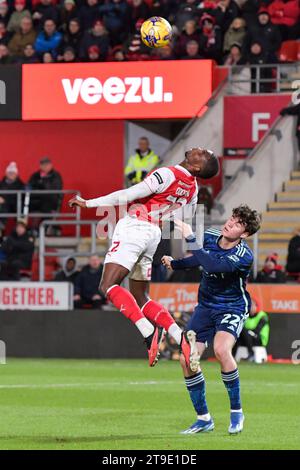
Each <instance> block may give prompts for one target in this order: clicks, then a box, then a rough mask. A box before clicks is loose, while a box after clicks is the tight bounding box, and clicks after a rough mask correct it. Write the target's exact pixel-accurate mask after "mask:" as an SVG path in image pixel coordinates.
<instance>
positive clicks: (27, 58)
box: [17, 44, 40, 64]
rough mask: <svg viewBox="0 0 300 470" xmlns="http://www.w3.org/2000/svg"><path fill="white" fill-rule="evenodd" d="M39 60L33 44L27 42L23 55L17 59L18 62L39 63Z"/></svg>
mask: <svg viewBox="0 0 300 470" xmlns="http://www.w3.org/2000/svg"><path fill="white" fill-rule="evenodd" d="M39 62H40V60H39V58H38V56H37V55H36V52H35V50H34V47H33V45H32V44H27V45H26V46H25V47H24V49H23V55H22V56H20V57H19V58H18V59H17V63H18V64H38V63H39Z"/></svg>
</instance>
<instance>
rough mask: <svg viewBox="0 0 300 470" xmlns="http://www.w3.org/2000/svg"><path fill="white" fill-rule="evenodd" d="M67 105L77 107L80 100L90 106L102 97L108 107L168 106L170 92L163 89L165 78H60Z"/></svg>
mask: <svg viewBox="0 0 300 470" xmlns="http://www.w3.org/2000/svg"><path fill="white" fill-rule="evenodd" d="M61 82H62V86H63V90H64V93H65V97H66V100H67V102H68V104H77V103H78V101H79V98H81V100H82V101H83V102H84V103H86V104H89V105H93V104H97V103H98V102H99V101H100V100H101V99H102V98H103V100H104V101H106V102H107V103H109V104H119V103H121V102H122V101H124V102H125V103H141V102H144V103H171V102H172V101H173V93H171V92H167V91H165V90H164V78H163V77H160V76H157V77H153V78H150V77H124V78H120V77H109V78H107V79H106V80H105V81H103V82H101V81H100V80H99V79H98V78H96V77H88V78H85V79H83V78H75V80H70V79H69V78H63V79H62V80H61Z"/></svg>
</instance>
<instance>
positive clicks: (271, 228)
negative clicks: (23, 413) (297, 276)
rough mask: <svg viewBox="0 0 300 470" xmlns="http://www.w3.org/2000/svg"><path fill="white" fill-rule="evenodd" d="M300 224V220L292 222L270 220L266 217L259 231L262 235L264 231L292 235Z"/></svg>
mask: <svg viewBox="0 0 300 470" xmlns="http://www.w3.org/2000/svg"><path fill="white" fill-rule="evenodd" d="M298 226H299V220H298V221H296V220H294V221H292V222H274V221H269V220H266V219H263V224H262V227H261V229H260V231H259V233H260V235H262V234H263V233H269V232H273V233H277V234H282V233H286V234H290V236H292V233H293V232H294V230H295V229H296V227H298Z"/></svg>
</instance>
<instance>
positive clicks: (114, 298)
mask: <svg viewBox="0 0 300 470" xmlns="http://www.w3.org/2000/svg"><path fill="white" fill-rule="evenodd" d="M106 297H107V298H108V300H110V301H111V303H112V304H114V306H115V307H117V309H118V310H120V312H121V313H123V315H125V317H127V318H129V320H131V321H132V322H133V323H136V322H137V321H138V320H140V319H141V318H145V317H144V315H143V313H142V311H141V309H140V307H139V306H138V304H137V303H136V300H135V298H134V297H133V295H132V294H131V293H130V292H129V291H128V290H126V289H124V287H121V286H118V285H115V286H112V287H110V288H109V289H108V291H107V293H106Z"/></svg>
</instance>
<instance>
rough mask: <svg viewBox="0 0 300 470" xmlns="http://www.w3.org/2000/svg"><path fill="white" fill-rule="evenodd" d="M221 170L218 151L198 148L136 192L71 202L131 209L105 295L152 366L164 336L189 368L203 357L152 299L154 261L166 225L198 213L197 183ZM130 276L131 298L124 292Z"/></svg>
mask: <svg viewBox="0 0 300 470" xmlns="http://www.w3.org/2000/svg"><path fill="white" fill-rule="evenodd" d="M218 170H219V164H218V159H217V158H216V157H215V155H214V154H213V152H212V151H210V150H206V149H202V148H193V149H191V150H189V151H187V152H186V153H185V160H184V161H182V162H181V163H180V164H178V165H176V166H174V167H163V168H159V169H157V170H154V171H152V172H151V173H150V174H149V175H147V176H146V178H145V179H144V180H143V181H142V182H141V183H138V184H136V185H134V186H132V187H130V188H127V189H123V190H121V191H116V192H114V193H111V194H109V195H107V196H102V197H98V198H95V199H89V200H84V199H82V198H80V197H78V196H75V197H74V198H72V199H71V200H70V202H69V204H70V206H74V205H78V206H80V207H87V208H93V207H100V206H110V205H111V206H119V205H124V202H126V203H127V204H128V211H127V214H126V215H125V217H123V218H122V219H121V220H119V222H118V223H117V225H116V227H115V230H114V233H113V237H112V244H111V247H110V249H109V251H108V253H107V255H106V257H105V261H104V270H103V275H102V280H101V283H100V290H101V291H102V292H103V293H104V294H105V295H106V297H107V298H108V300H110V302H112V303H113V305H115V307H116V308H118V310H120V312H121V313H123V315H125V316H126V317H127V318H128V319H130V320H131V321H132V322H133V323H134V324H135V325H136V327H137V328H138V329H139V331H140V332H141V334H142V335H143V336H144V338H145V342H146V345H147V348H148V355H149V364H150V366H153V365H155V364H156V362H157V360H158V356H159V345H160V343H161V341H162V339H163V335H164V330H166V331H168V333H169V335H171V336H172V337H173V338H174V339H175V341H176V342H177V344H179V345H180V346H181V350H182V352H183V354H184V356H185V359H186V362H187V364H188V365H189V366H191V365H193V364H194V362H195V361H194V355H195V354H198V353H196V345H195V344H190V342H189V338H188V337H186V336H184V335H183V333H182V330H181V329H180V328H179V326H178V325H177V324H176V323H175V321H174V319H173V317H172V316H171V314H170V313H169V312H168V311H167V310H166V309H165V308H164V307H163V306H162V305H160V304H159V303H158V302H155V301H154V300H151V299H149V296H148V290H149V281H150V279H151V266H152V260H153V256H154V253H155V251H156V249H157V245H158V244H159V242H160V239H161V230H160V222H161V221H162V220H163V219H164V218H166V217H169V216H170V214H172V213H173V212H174V211H176V210H177V209H179V208H181V207H183V206H186V205H190V206H192V207H193V208H194V210H196V205H197V193H198V187H197V181H196V177H201V178H211V177H213V176H215V175H216V174H217V172H218ZM128 274H129V285H130V292H129V291H128V290H126V289H124V288H123V287H121V286H120V284H121V282H122V281H123V279H124V278H125V277H126V276H127V275H128ZM194 367H195V369H196V367H197V364H196V365H194ZM192 370H193V369H192Z"/></svg>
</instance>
